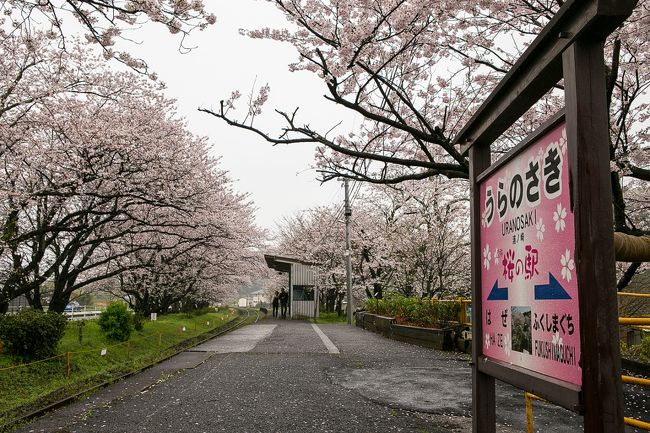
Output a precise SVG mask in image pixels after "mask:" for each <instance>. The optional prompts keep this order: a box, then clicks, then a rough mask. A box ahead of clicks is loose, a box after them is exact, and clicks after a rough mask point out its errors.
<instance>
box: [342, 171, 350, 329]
mask: <svg viewBox="0 0 650 433" xmlns="http://www.w3.org/2000/svg"><path fill="white" fill-rule="evenodd" d="M348 183H349V181H348V179H347V178H346V179H344V180H343V185H344V187H345V259H346V260H345V265H346V280H347V281H346V282H347V288H348V325H352V257H351V251H350V217H351V216H352V209H351V208H350V188H349V185H348Z"/></svg>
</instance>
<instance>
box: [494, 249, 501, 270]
mask: <svg viewBox="0 0 650 433" xmlns="http://www.w3.org/2000/svg"><path fill="white" fill-rule="evenodd" d="M500 256H501V250H500V249H499V248H495V249H494V265H495V266H496V265H498V264H499V257H500Z"/></svg>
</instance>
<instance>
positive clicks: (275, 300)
mask: <svg viewBox="0 0 650 433" xmlns="http://www.w3.org/2000/svg"><path fill="white" fill-rule="evenodd" d="M271 305H272V306H273V317H274V318H275V319H277V318H278V305H280V298H279V296H278V291H277V290H276V291H275V293H274V294H273V300H272V301H271Z"/></svg>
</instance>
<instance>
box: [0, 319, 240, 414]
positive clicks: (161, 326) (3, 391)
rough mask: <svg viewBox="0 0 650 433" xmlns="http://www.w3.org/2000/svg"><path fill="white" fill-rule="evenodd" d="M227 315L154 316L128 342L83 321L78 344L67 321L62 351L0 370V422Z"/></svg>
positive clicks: (166, 349) (136, 364)
mask: <svg viewBox="0 0 650 433" xmlns="http://www.w3.org/2000/svg"><path fill="white" fill-rule="evenodd" d="M233 316H234V313H231V312H229V311H228V310H226V311H222V312H219V313H208V314H204V315H201V316H196V317H190V316H188V315H185V314H169V315H164V316H159V317H158V320H157V321H156V322H146V323H145V326H144V329H143V330H142V331H140V332H133V333H132V334H131V338H130V340H129V342H128V343H120V344H116V343H115V342H111V341H107V340H106V339H105V338H104V337H103V335H102V333H101V332H100V330H99V326H98V325H97V322H96V321H95V320H88V321H85V326H84V327H83V330H82V331H83V339H82V342H81V344H80V343H79V327H78V325H77V322H69V323H68V327H67V329H66V333H65V336H64V338H63V340H62V341H61V342H60V344H59V354H61V355H62V356H60V357H58V358H56V359H52V360H49V361H43V362H39V363H36V364H31V365H27V366H24V367H21V368H15V369H9V370H0V424H3V423H5V422H7V421H9V420H11V419H13V418H15V417H17V416H20V415H21V414H24V413H27V412H29V411H30V410H33V409H34V408H37V407H42V406H43V405H45V404H47V403H50V402H53V401H56V400H58V399H61V398H63V397H65V396H68V395H73V394H75V393H77V392H79V391H82V390H83V389H87V388H90V387H91V386H93V385H96V384H100V383H102V382H105V381H106V380H109V379H110V378H112V377H116V376H119V375H121V374H124V373H127V372H130V371H134V370H137V369H139V368H141V367H143V366H146V365H147V364H150V363H151V362H154V361H156V360H159V359H162V358H164V357H165V356H167V355H169V354H171V353H173V352H174V351H175V350H176V349H177V348H178V345H179V344H181V343H182V342H184V341H186V340H188V339H191V338H193V337H197V336H198V335H201V334H204V333H206V332H209V331H213V330H216V328H219V327H221V326H223V325H224V324H226V323H227V322H228V320H230V319H231V318H232V317H233ZM208 322H209V324H208ZM183 327H185V331H182V328H183ZM102 348H106V349H107V353H106V355H105V356H101V354H100V352H101V349H102ZM67 352H70V377H67V369H68V368H67V361H66V355H65V354H66V353H67ZM10 365H12V360H11V359H10V358H9V357H8V356H6V355H0V368H4V367H7V366H10Z"/></svg>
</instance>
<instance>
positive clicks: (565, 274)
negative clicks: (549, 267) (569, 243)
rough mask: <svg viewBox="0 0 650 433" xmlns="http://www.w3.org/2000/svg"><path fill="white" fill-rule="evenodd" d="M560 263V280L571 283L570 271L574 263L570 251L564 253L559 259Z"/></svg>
mask: <svg viewBox="0 0 650 433" xmlns="http://www.w3.org/2000/svg"><path fill="white" fill-rule="evenodd" d="M560 263H561V264H562V278H564V279H565V280H567V282H569V281H571V271H573V269H574V268H575V263H574V262H573V259H572V258H571V251H569V250H566V252H565V253H564V254H563V255H562V256H561V257H560Z"/></svg>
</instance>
